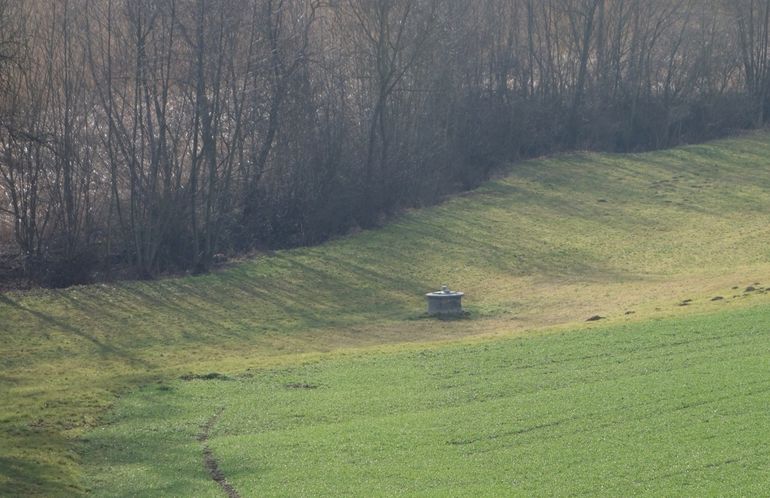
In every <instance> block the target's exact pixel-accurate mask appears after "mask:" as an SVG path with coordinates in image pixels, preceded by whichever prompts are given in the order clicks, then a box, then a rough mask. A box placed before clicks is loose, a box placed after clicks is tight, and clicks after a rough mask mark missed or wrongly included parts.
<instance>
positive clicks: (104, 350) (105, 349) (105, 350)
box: [0, 294, 152, 368]
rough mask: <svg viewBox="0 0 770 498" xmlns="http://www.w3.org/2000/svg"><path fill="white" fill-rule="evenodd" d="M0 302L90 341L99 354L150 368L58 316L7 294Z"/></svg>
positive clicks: (0, 297) (140, 360)
mask: <svg viewBox="0 0 770 498" xmlns="http://www.w3.org/2000/svg"><path fill="white" fill-rule="evenodd" d="M0 303H3V304H6V305H8V306H11V307H13V308H16V309H17V310H19V311H22V312H25V313H28V314H29V315H31V316H32V317H34V318H36V319H37V320H39V321H41V322H43V323H45V324H47V325H50V326H53V327H55V328H57V329H59V330H61V331H62V332H66V333H70V334H73V335H76V336H78V337H80V338H81V339H85V340H86V341H88V342H90V343H91V344H93V345H94V346H96V348H97V350H98V351H99V354H101V355H102V356H117V357H119V358H122V359H123V360H126V361H128V362H129V363H130V364H131V365H133V366H137V365H138V366H142V367H144V368H151V367H152V365H151V364H150V363H148V362H146V361H145V360H143V359H141V358H137V357H136V356H134V355H131V354H129V353H128V352H126V351H125V350H123V349H120V348H118V347H115V346H113V345H111V344H107V343H105V342H104V341H102V340H99V339H97V338H96V337H94V336H92V335H89V334H87V333H86V332H84V331H83V330H81V329H79V328H77V327H73V326H72V325H70V324H68V323H66V322H64V321H62V320H59V319H58V318H54V317H52V316H50V315H47V314H45V313H43V312H41V311H37V310H34V309H31V308H27V307H26V306H23V305H21V304H19V303H18V302H16V301H14V300H13V299H11V298H10V297H8V296H5V295H2V294H0Z"/></svg>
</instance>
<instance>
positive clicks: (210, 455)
mask: <svg viewBox="0 0 770 498" xmlns="http://www.w3.org/2000/svg"><path fill="white" fill-rule="evenodd" d="M224 410H225V409H224V408H220V409H218V410H217V411H216V413H214V415H212V416H211V418H210V419H208V420H207V421H206V423H205V424H204V425H203V427H202V428H201V432H200V434H198V441H200V442H201V443H202V444H203V467H204V468H205V469H206V472H208V473H209V475H210V476H211V478H212V479H213V480H214V482H216V483H217V484H218V485H219V487H220V488H222V491H223V492H224V493H225V494H226V495H227V496H228V497H229V498H241V495H239V494H238V491H236V490H235V488H234V487H233V485H232V484H230V483H229V482H228V481H227V477H225V474H224V472H222V469H220V468H219V463H218V462H217V459H216V457H215V456H214V452H213V451H211V448H210V447H209V445H208V440H209V436H210V434H211V430H212V429H213V428H214V426H215V425H216V424H217V421H218V420H219V417H220V416H221V415H222V412H223V411H224Z"/></svg>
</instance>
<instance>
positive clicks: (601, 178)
mask: <svg viewBox="0 0 770 498" xmlns="http://www.w3.org/2000/svg"><path fill="white" fill-rule="evenodd" d="M768 158H770V136H768V135H767V134H754V135H749V136H746V137H743V138H737V139H731V140H725V141H719V142H714V143H710V144H706V145H699V146H691V147H685V148H681V149H676V150H670V151H662V152H656V153H651V154H643V155H622V156H613V155H600V154H575V155H568V156H561V157H557V158H552V159H545V160H537V161H529V162H525V163H521V164H517V165H515V166H514V167H513V168H512V169H511V174H510V175H509V176H506V177H505V178H503V179H500V180H498V181H494V182H490V183H488V184H486V185H484V186H483V187H482V188H480V189H478V190H476V191H474V192H471V193H468V194H467V195H464V196H461V197H457V198H454V199H452V200H449V201H448V202H446V203H444V204H442V205H440V206H436V207H433V208H429V209H424V210H419V211H414V212H410V213H406V214H404V215H403V216H401V217H399V219H398V220H396V221H395V222H394V223H392V224H390V225H388V226H386V227H385V228H383V229H380V230H375V231H369V232H363V233H360V234H357V235H355V236H351V237H347V238H344V239H340V240H337V241H334V242H331V243H328V244H325V245H323V246H320V247H315V248H307V249H300V250H292V251H282V252H278V253H275V254H272V255H265V256H262V257H259V258H256V259H254V260H253V261H248V262H245V263H243V264H239V265H236V266H233V267H232V268H229V269H227V270H224V271H222V272H220V273H216V274H212V275H207V276H202V277H190V278H180V279H168V280H160V281H156V282H148V283H143V282H126V283H119V284H114V285H94V286H88V287H81V288H74V289H69V290H64V291H38V292H32V293H29V294H6V295H0V334H2V337H3V341H2V344H1V345H0V366H2V371H1V372H0V398H2V400H3V405H2V408H0V431H1V433H2V437H0V494H3V492H5V493H6V494H22V493H24V494H29V493H35V492H37V493H41V494H49V495H50V494H57V493H59V494H69V493H76V492H78V491H79V490H81V484H80V474H81V469H80V465H79V458H78V456H77V454H76V453H75V452H74V451H73V445H72V440H73V438H75V437H77V436H79V435H80V434H82V432H83V430H84V429H87V428H89V427H91V426H93V424H94V423H95V422H96V421H97V420H98V417H100V416H102V415H103V414H104V413H105V409H106V408H108V407H109V406H110V405H111V404H112V403H113V402H114V400H115V397H116V395H118V394H120V393H122V392H124V391H125V390H126V389H130V388H134V387H136V386H137V385H140V384H146V383H149V382H155V381H157V380H160V379H168V378H172V377H176V376H179V375H181V374H184V373H190V372H198V373H200V372H204V373H205V372H209V371H218V372H225V373H231V372H240V371H242V370H243V369H244V368H246V367H256V366H270V365H281V364H286V363H294V362H296V361H297V360H298V359H302V358H308V357H313V356H314V355H321V354H324V353H327V352H330V351H340V350H348V349H355V348H372V347H376V348H384V347H391V346H388V345H393V346H392V347H398V345H399V344H403V343H406V342H436V341H443V340H453V339H457V338H461V337H469V336H490V335H510V334H516V333H523V332H525V331H532V330H535V329H539V328H544V327H553V326H574V325H575V324H577V323H584V321H585V319H586V318H588V317H589V316H592V315H596V314H598V315H601V316H606V317H607V318H608V320H609V321H627V320H641V319H645V318H649V317H654V316H661V315H670V314H687V313H692V312H701V311H709V310H714V311H717V310H719V309H723V308H725V307H736V306H743V305H744V304H743V303H746V304H760V303H764V302H767V301H768V300H767V299H766V296H765V295H764V294H761V293H759V292H748V293H745V292H744V290H745V288H746V287H748V286H753V287H760V285H761V284H762V283H763V282H769V283H770V264H768V261H770V244H769V243H768V241H770V224H768V214H770V165H769V164H768V163H770V160H769V159H768ZM441 283H448V284H449V285H450V286H452V287H453V288H460V289H461V290H463V291H465V292H466V302H467V303H466V304H467V307H468V308H469V309H470V311H471V312H472V319H471V320H462V321H457V322H437V321H432V320H425V319H422V318H421V313H422V310H423V307H424V303H423V297H422V294H423V293H424V292H426V291H429V290H432V289H435V288H437V287H438V286H439V285H440V284H441ZM758 284H759V285H758ZM716 296H720V297H723V298H725V299H723V300H719V301H711V299H712V298H713V297H716ZM734 296H735V297H734ZM688 300H692V301H691V302H688V303H684V304H688V305H687V306H680V304H683V303H682V302H683V301H688ZM630 312H633V314H626V313H630Z"/></svg>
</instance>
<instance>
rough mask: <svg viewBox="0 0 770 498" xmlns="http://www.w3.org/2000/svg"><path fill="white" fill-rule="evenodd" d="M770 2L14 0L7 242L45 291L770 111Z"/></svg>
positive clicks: (4, 80) (7, 29) (3, 216)
mask: <svg viewBox="0 0 770 498" xmlns="http://www.w3.org/2000/svg"><path fill="white" fill-rule="evenodd" d="M769 25H770V0H473V1H467V0H0V250H4V251H5V252H6V255H7V256H13V258H15V261H17V262H18V265H19V268H20V269H21V271H23V272H24V274H25V275H26V276H27V277H29V278H31V279H35V280H37V281H38V282H40V283H42V284H45V285H53V286H63V285H70V284H73V283H80V282H84V281H88V280H89V279H90V278H92V277H93V275H94V274H95V273H99V274H101V275H102V276H103V277H105V278H109V277H110V276H111V275H112V274H113V272H114V271H116V270H115V269H116V268H120V269H123V271H125V269H130V273H131V274H132V275H135V276H139V277H145V278H149V277H152V276H154V275H157V274H158V273H160V272H164V271H182V270H191V271H194V272H205V271H207V270H208V269H209V268H210V266H211V265H212V264H213V263H214V262H215V261H216V260H217V258H219V257H221V256H220V255H221V254H236V253H242V252H246V251H249V250H251V249H255V248H257V249H260V248H277V247H290V246H298V245H305V244H314V243H318V242H320V241H322V240H324V239H327V238H328V237H330V236H333V235H335V234H340V233H344V232H346V231H348V230H350V229H351V228H354V227H372V226H375V225H376V224H377V223H378V222H379V221H380V220H381V219H382V217H384V216H388V215H389V214H392V213H393V212H394V211H395V210H398V209H399V208H403V207H406V206H419V205H425V204H430V203H433V202H436V201H437V200H439V199H440V198H441V197H442V196H444V195H446V194H447V193H451V192H455V191H458V190H462V189H468V188H471V187H473V186H475V185H477V184H478V183H479V182H480V181H483V180H484V179H486V178H487V177H488V175H489V174H490V172H491V170H492V169H493V168H494V167H495V165H497V164H500V163H501V162H503V161H511V160H516V159H520V158H525V157H533V156H538V155H541V154H545V153H550V152H555V151H561V150H573V149H595V150H609V151H636V150H644V149H652V148H660V147H667V146H671V145H674V144H678V143H682V142H691V141H698V140H704V139H709V138H712V137H716V136H720V135H724V134H727V133H730V132H732V131H734V130H740V129H747V128H753V127H759V126H762V125H763V124H764V123H765V121H766V119H767V116H768V110H769V109H768V89H769V88H770V86H769V84H770V81H769V77H770V75H769V74H768V61H769V57H768V39H769V30H768V26H769Z"/></svg>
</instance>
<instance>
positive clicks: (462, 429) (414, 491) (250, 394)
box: [83, 307, 770, 496]
mask: <svg viewBox="0 0 770 498" xmlns="http://www.w3.org/2000/svg"><path fill="white" fill-rule="evenodd" d="M769 364H770V318H769V317H768V314H767V307H761V308H758V309H753V310H748V311H747V310H742V311H737V312H736V311H730V312H722V313H718V314H714V315H707V316H693V317H681V318H675V319H672V318H669V319H666V320H655V321H647V322H637V323H634V324H627V325H615V326H609V327H607V326H605V327H601V328H596V329H593V330H584V331H581V332H565V333H559V334H546V335H535V336H530V337H524V338H518V339H498V340H494V341H490V342H481V343H476V344H468V345H462V346H443V347H434V348H427V349H417V350H412V351H409V352H401V353H391V354H384V353H376V354H371V353H370V354H361V355H356V356H354V357H351V358H345V359H337V360H326V361H321V362H313V363H310V364H306V365H302V366H295V367H290V368H282V369H272V370H259V369H258V370H254V371H245V372H244V373H243V374H241V375H239V376H237V377H235V378H230V379H227V380H193V381H190V382H182V381H176V382H172V383H170V384H156V385H152V386H147V387H145V388H143V389H142V390H140V391H139V392H137V393H135V394H133V395H131V396H129V397H128V398H127V399H125V400H124V401H122V402H121V403H120V404H119V406H118V407H117V408H116V410H115V411H114V412H113V414H112V415H111V416H110V419H109V420H108V424H107V425H106V426H105V427H103V428H101V429H99V430H96V431H94V432H92V433H91V434H89V435H88V436H87V442H86V443H85V446H84V450H83V452H84V454H85V455H86V463H87V464H89V465H90V467H89V469H90V472H91V476H92V481H91V482H92V484H93V486H94V493H95V494H96V495H98V496H139V495H141V496H193V495H194V496H217V493H218V491H217V489H216V487H215V486H213V481H212V480H211V479H210V478H209V477H208V476H207V475H206V474H205V473H204V471H203V466H202V465H201V458H200V456H201V452H202V446H201V443H199V442H197V441H196V435H197V434H198V432H199V431H200V430H201V429H200V428H201V426H202V425H203V424H204V423H205V421H206V420H207V419H208V418H210V417H211V416H212V414H213V413H215V412H217V411H219V410H222V415H221V417H220V418H219V419H218V421H217V424H216V425H215V426H214V429H213V434H212V438H211V440H210V441H209V444H210V445H211V447H212V448H213V451H214V454H215V455H216V457H217V458H218V459H219V464H220V468H221V469H222V470H223V471H224V472H225V474H226V476H227V479H228V481H229V482H230V483H231V484H233V485H234V486H235V488H236V489H237V490H239V491H240V492H241V493H242V494H243V496H383V495H399V496H400V495H417V496H426V495H431V496H448V495H451V496H480V495H484V496H510V495H521V496H553V495H578V494H586V495H591V496H596V495H607V496H628V495H630V494H641V493H645V494H650V495H654V496H671V495H690V496H703V495H733V496H741V495H742V496H756V495H758V494H763V493H764V492H766V490H767V487H768V486H769V485H770V474H768V471H770V451H768V449H767V434H768V433H770V412H768V410H767V406H768V403H770V376H769V375H768V374H770V367H769V366H768V365H769Z"/></svg>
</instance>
